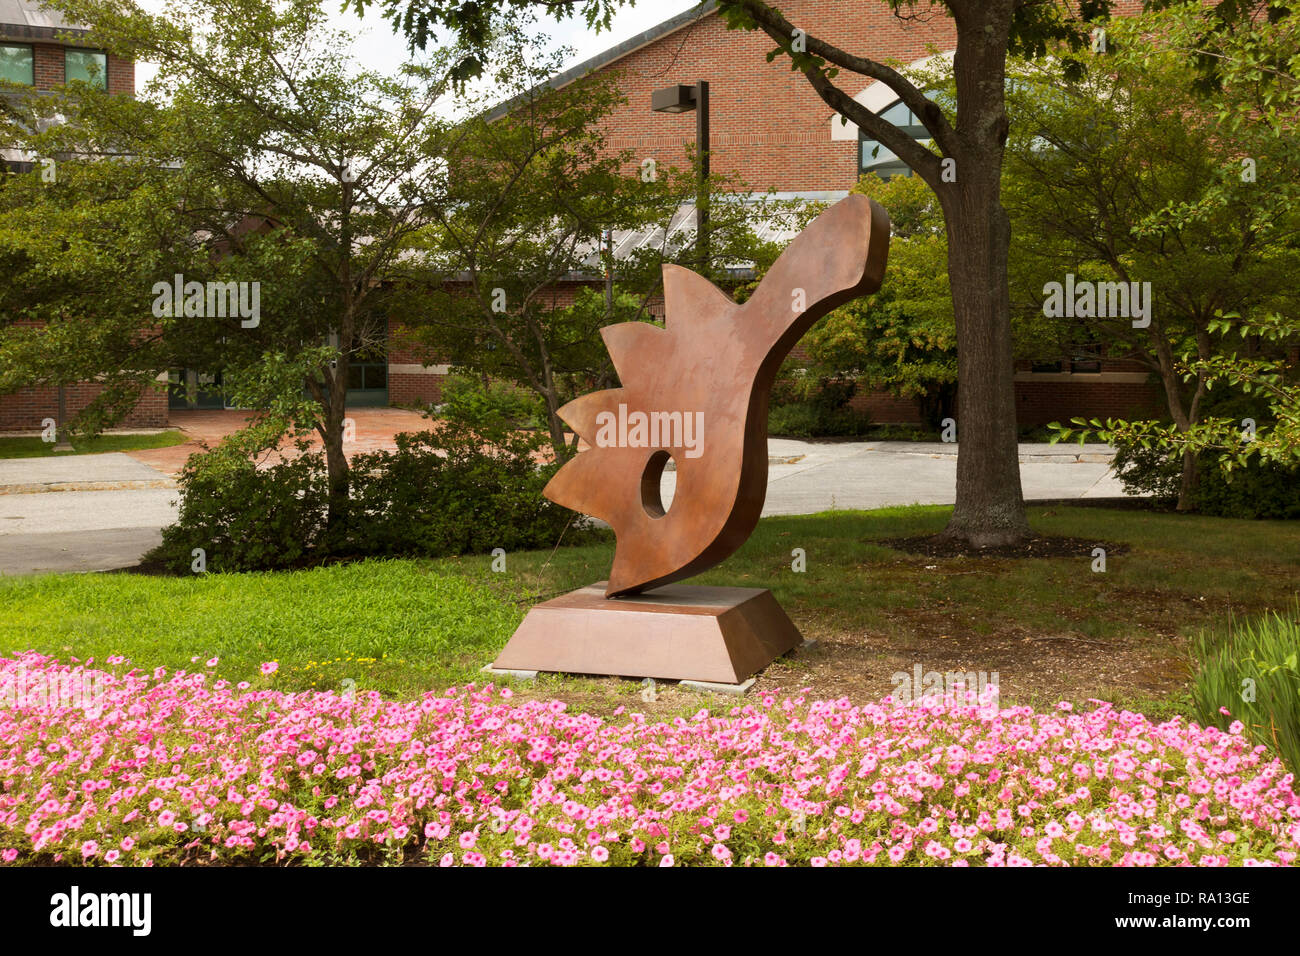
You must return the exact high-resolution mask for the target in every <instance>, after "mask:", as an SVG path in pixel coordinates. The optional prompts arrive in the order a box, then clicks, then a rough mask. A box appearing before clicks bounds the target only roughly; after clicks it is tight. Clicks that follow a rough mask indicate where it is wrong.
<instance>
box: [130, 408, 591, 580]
mask: <svg viewBox="0 0 1300 956" xmlns="http://www.w3.org/2000/svg"><path fill="white" fill-rule="evenodd" d="M396 444H397V449H396V451H380V452H374V453H371V454H368V455H357V456H356V457H355V458H353V460H352V468H351V491H350V493H351V499H352V510H351V515H350V516H349V522H348V526H347V529H346V532H345V533H343V534H340V535H339V536H338V537H337V539H335V538H333V537H331V541H330V542H329V543H328V545H327V542H326V540H325V528H326V516H327V513H328V503H329V497H328V487H329V486H328V478H327V472H326V467H325V459H324V456H323V455H322V454H321V453H320V452H308V453H304V454H302V455H301V456H300V457H298V458H294V459H292V460H289V461H285V462H282V463H280V464H276V465H273V466H271V467H267V468H258V467H256V466H255V465H254V464H253V461H252V460H251V459H250V458H248V457H246V450H241V449H239V448H238V447H236V446H234V445H231V446H229V447H228V446H224V445H223V446H222V447H220V448H218V449H216V450H215V451H212V452H207V453H205V454H202V455H195V456H192V457H191V458H190V461H189V462H188V463H187V464H186V466H185V470H184V472H183V473H182V475H181V478H180V485H181V509H180V515H179V517H178V520H177V522H176V523H175V524H174V525H172V526H170V527H168V528H166V529H164V531H163V542H162V544H161V545H160V546H159V547H158V548H156V549H154V551H152V552H151V553H150V554H149V555H147V556H146V562H147V563H149V564H160V565H161V566H163V567H165V568H166V569H167V570H168V571H171V572H172V573H176V574H186V573H189V572H190V571H191V561H192V560H193V559H192V557H191V552H192V550H193V549H194V548H203V549H204V551H205V553H206V562H207V570H209V571H257V570H274V569H277V568H287V567H294V566H302V565H305V564H309V563H313V562H319V561H321V560H323V559H324V558H326V557H363V556H367V555H390V556H395V555H409V556H428V557H443V556H446V555H453V554H471V553H481V552H487V551H491V550H492V549H493V548H505V549H506V550H507V551H511V550H521V549H527V548H541V547H551V546H553V545H554V544H555V543H556V542H557V541H558V540H559V538H560V536H561V534H562V533H563V532H564V531H565V528H566V527H567V526H568V525H569V524H570V521H571V520H572V519H573V518H574V514H573V512H571V511H569V510H567V509H565V508H561V507H560V506H559V505H556V504H554V503H552V502H551V501H548V500H547V499H546V498H545V497H543V495H542V488H543V487H544V486H545V485H546V482H547V481H548V480H549V478H550V476H551V474H553V473H554V467H553V466H550V465H547V464H545V463H544V462H543V461H542V460H541V456H540V455H539V451H540V449H541V448H542V446H543V445H544V444H546V438H545V436H544V435H543V434H542V433H529V432H510V431H504V430H501V431H495V432H494V431H492V430H490V429H477V428H471V427H470V426H468V425H464V424H461V423H459V422H443V423H440V424H439V427H438V428H437V429H436V430H431V431H425V432H419V433H407V434H400V435H398V436H396ZM580 537H581V529H574V530H573V531H572V532H571V533H570V537H569V538H568V540H570V541H575V540H578V539H579V538H580Z"/></svg>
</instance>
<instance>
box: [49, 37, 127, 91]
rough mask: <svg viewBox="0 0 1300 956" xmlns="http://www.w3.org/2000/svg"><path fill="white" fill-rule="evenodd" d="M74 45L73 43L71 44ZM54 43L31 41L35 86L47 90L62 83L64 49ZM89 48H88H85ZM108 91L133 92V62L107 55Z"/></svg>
mask: <svg viewBox="0 0 1300 956" xmlns="http://www.w3.org/2000/svg"><path fill="white" fill-rule="evenodd" d="M73 46H74V47H75V44H74V45H73ZM65 49H67V47H64V46H61V45H59V44H56V43H33V44H32V51H33V54H34V59H35V73H36V88H37V89H38V90H48V89H52V88H53V87H56V86H61V85H63V81H64V70H63V64H64V50H65ZM87 49H89V48H87ZM108 91H109V92H110V93H127V94H134V93H135V63H134V61H132V60H123V59H121V58H119V57H116V56H113V54H111V53H110V54H109V55H108Z"/></svg>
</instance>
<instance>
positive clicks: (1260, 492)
mask: <svg viewBox="0 0 1300 956" xmlns="http://www.w3.org/2000/svg"><path fill="white" fill-rule="evenodd" d="M1199 472H1200V473H1199V475H1198V479H1197V485H1196V491H1195V493H1194V495H1193V501H1194V502H1195V505H1196V510H1197V511H1199V512H1201V513H1202V514H1207V515H1215V516H1218V517H1223V518H1300V468H1286V467H1283V466H1282V465H1279V464H1276V463H1274V462H1261V461H1260V460H1259V459H1258V458H1251V459H1250V460H1249V461H1248V462H1247V464H1246V465H1244V466H1238V467H1236V468H1234V469H1232V471H1230V472H1225V471H1223V469H1222V468H1220V467H1219V464H1218V461H1217V460H1210V461H1203V462H1201V463H1200V466H1199Z"/></svg>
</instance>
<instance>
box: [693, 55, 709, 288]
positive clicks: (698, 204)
mask: <svg viewBox="0 0 1300 956" xmlns="http://www.w3.org/2000/svg"><path fill="white" fill-rule="evenodd" d="M695 148H696V150H698V151H699V154H700V188H699V193H698V195H697V196H696V198H695V210H696V220H695V222H696V228H697V229H698V231H699V235H698V242H699V246H700V265H701V271H706V270H707V269H708V267H709V82H708V80H700V81H699V82H698V83H696V84H695Z"/></svg>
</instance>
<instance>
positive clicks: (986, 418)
mask: <svg viewBox="0 0 1300 956" xmlns="http://www.w3.org/2000/svg"><path fill="white" fill-rule="evenodd" d="M999 149H1000V147H999ZM977 167H979V168H989V169H990V170H991V176H989V177H986V181H984V182H981V181H980V178H981V177H980V175H979V171H980V170H979V168H977ZM1000 167H1001V163H1000V161H990V160H988V159H983V160H979V161H976V162H972V161H971V160H970V159H966V160H965V161H964V162H962V163H961V164H960V166H959V168H962V169H965V170H970V179H969V180H968V181H967V182H965V183H959V184H957V185H956V188H955V189H953V190H952V191H951V192H950V193H949V194H948V196H947V197H946V199H947V201H946V203H945V207H944V214H945V215H944V218H945V220H946V221H947V224H948V275H949V280H950V282H951V287H952V301H953V312H954V317H955V319H956V325H957V369H958V386H957V441H958V453H957V503H956V506H955V507H954V508H953V513H952V519H951V520H950V521H949V522H948V526H947V528H945V529H944V532H943V534H944V537H946V538H949V539H953V540H956V541H959V542H961V543H963V544H965V545H967V546H968V547H972V548H986V547H998V546H1002V545H1010V544H1016V543H1018V542H1020V541H1023V540H1025V539H1026V538H1028V537H1029V535H1030V530H1029V521H1028V519H1027V518H1026V516H1025V500H1024V496H1023V495H1022V493H1021V490H1020V461H1019V450H1018V448H1017V443H1016V403H1015V381H1014V362H1013V359H1012V350H1011V311H1010V292H1009V290H1008V286H1007V255H1008V250H1009V248H1010V242H1011V226H1010V222H1009V220H1008V217H1007V214H1006V211H1005V210H1004V209H1003V208H1002V203H1001V201H1000V198H999V188H998V183H997V175H998V170H999V169H1000Z"/></svg>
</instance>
